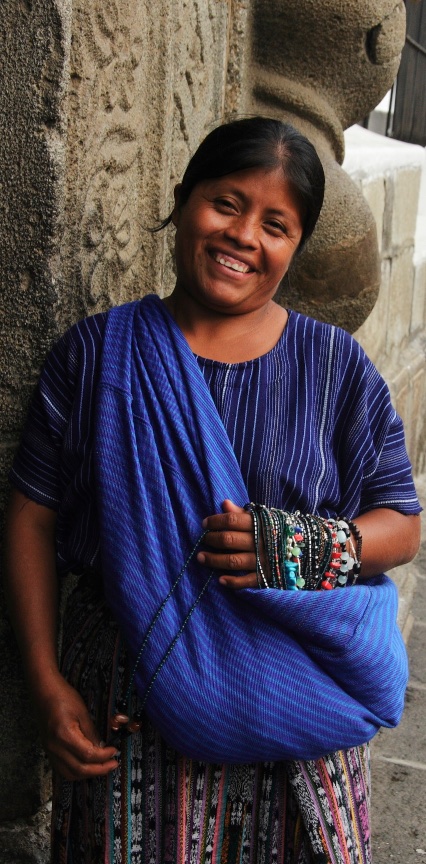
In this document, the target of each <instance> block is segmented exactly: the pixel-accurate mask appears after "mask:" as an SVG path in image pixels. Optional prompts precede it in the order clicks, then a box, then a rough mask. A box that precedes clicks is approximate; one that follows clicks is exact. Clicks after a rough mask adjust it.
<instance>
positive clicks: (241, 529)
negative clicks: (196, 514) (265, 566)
mask: <svg viewBox="0 0 426 864" xmlns="http://www.w3.org/2000/svg"><path fill="white" fill-rule="evenodd" d="M222 510H223V513H216V514H215V515H214V516H208V517H207V519H204V521H203V528H207V530H208V532H209V533H208V534H207V535H206V537H205V539H204V544H205V547H207V548H204V549H203V551H202V552H199V553H198V555H197V560H198V561H199V563H200V564H204V566H205V567H211V568H212V569H213V570H220V571H222V572H221V575H220V577H219V582H220V584H221V585H226V586H227V587H228V588H234V589H236V590H239V589H241V588H257V587H258V583H257V576H256V553H255V547H254V532H253V519H252V516H251V514H250V513H248V512H247V510H244V508H243V507H237V505H236V504H234V503H233V502H232V501H230V500H229V499H227V500H226V501H224V502H223V504H222ZM235 571H243V572H241V573H240V574H239V575H232V573H233V572H235ZM243 574H244V575H243Z"/></svg>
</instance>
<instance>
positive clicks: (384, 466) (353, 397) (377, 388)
mask: <svg viewBox="0 0 426 864" xmlns="http://www.w3.org/2000/svg"><path fill="white" fill-rule="evenodd" d="M346 335H347V334H346ZM347 338H348V339H350V338H351V337H349V336H347ZM354 345H355V348H354ZM350 356H351V363H350V364H349V365H348V367H347V369H346V370H345V375H344V377H343V384H344V392H345V397H344V399H343V397H342V400H341V404H342V405H343V410H342V411H341V416H340V423H338V424H337V427H336V428H337V429H338V430H339V432H340V434H339V438H340V442H339V462H340V464H343V465H344V466H345V475H346V478H347V479H346V483H345V485H346V490H345V491H346V493H350V492H351V487H352V485H353V489H352V492H353V493H355V494H356V496H357V497H358V512H359V513H364V512H366V511H367V510H370V509H372V508H377V507H389V508H391V509H393V510H398V511H400V512H401V513H405V514H416V513H419V512H421V509H422V508H421V506H420V504H419V501H418V498H417V494H416V490H415V486H414V481H413V476H412V470H411V464H410V460H409V458H408V454H407V449H406V445H405V437H404V428H403V424H402V420H401V418H400V417H399V416H398V414H397V412H396V411H395V408H394V407H393V405H392V402H391V398H390V393H389V388H388V386H387V384H386V382H385V381H384V380H383V378H382V377H381V375H380V374H379V372H378V370H377V369H376V367H375V366H374V364H373V363H372V362H371V361H370V360H369V358H368V357H367V356H366V354H365V353H364V352H363V350H362V348H361V347H360V346H359V345H358V343H355V342H354V340H352V353H351V355H350ZM358 482H359V488H358V489H356V487H357V485H358ZM347 512H348V514H349V513H351V512H353V508H352V507H351V506H350V505H349V506H348V508H347Z"/></svg>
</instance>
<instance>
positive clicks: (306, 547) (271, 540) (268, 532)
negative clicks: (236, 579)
mask: <svg viewBox="0 0 426 864" xmlns="http://www.w3.org/2000/svg"><path fill="white" fill-rule="evenodd" d="M245 509H246V510H247V511H248V512H250V513H251V516H252V519H253V530H254V543H255V553H256V575H257V584H258V586H259V588H281V589H287V590H288V591H297V590H305V591H309V590H310V591H315V590H323V591H329V590H330V589H333V588H343V587H345V586H346V585H347V584H353V583H354V582H355V581H356V579H357V577H358V575H359V572H360V569H361V560H360V559H361V548H362V537H361V533H360V531H359V530H358V528H357V526H356V525H355V523H353V522H349V521H346V520H345V519H337V520H336V519H332V518H325V519H324V518H322V517H320V516H314V515H312V514H302V513H299V512H298V511H296V513H288V512H287V511H285V510H278V509H277V508H274V507H271V508H268V507H265V505H264V504H253V503H250V504H247V505H246V508H245ZM351 532H352V534H353V536H354V538H355V540H356V549H355V547H354V545H353V542H352V536H351ZM347 544H349V549H350V551H349V550H348V548H347ZM262 553H263V562H262ZM349 580H350V581H349Z"/></svg>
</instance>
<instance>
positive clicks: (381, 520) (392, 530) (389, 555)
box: [354, 507, 420, 579]
mask: <svg viewBox="0 0 426 864" xmlns="http://www.w3.org/2000/svg"><path fill="white" fill-rule="evenodd" d="M354 521H355V524H356V526H357V528H358V529H359V532H360V534H361V536H362V554H361V561H362V567H361V574H360V578H363V579H368V578H369V577H370V576H374V575H376V574H377V573H382V572H383V571H386V570H390V569H392V568H393V567H398V566H399V565H401V564H406V563H408V562H409V561H411V560H412V559H413V558H414V557H415V555H416V554H417V552H418V549H419V544H420V516H409V515H405V514H404V513H398V511H396V510H390V509H388V508H385V507H381V508H378V509H377V510H370V511H369V512H368V513H364V514H363V515H362V516H358V517H357V518H356V519H355V520H354Z"/></svg>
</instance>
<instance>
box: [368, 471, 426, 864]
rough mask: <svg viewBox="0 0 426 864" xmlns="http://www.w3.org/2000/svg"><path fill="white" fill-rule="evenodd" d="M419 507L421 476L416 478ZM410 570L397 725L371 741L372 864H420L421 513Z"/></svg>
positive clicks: (424, 623) (423, 748) (425, 562)
mask: <svg viewBox="0 0 426 864" xmlns="http://www.w3.org/2000/svg"><path fill="white" fill-rule="evenodd" d="M418 490H419V494H420V496H421V500H422V503H423V506H425V504H426V477H425V476H423V477H421V478H419V479H418ZM422 522H423V543H422V548H421V550H420V553H419V555H418V556H417V558H416V560H415V562H414V566H413V567H412V572H413V574H414V575H415V587H414V592H413V597H412V602H411V607H410V608H411V616H412V621H411V626H410V627H409V632H408V641H407V649H408V656H409V661H410V683H409V687H408V691H407V698H406V708H405V712H404V715H403V718H402V721H401V724H400V725H399V726H398V728H397V729H393V730H388V729H382V730H381V731H380V732H379V734H378V735H377V737H376V738H375V740H374V741H373V745H372V781H373V782H372V813H373V861H374V864H389V862H392V864H420V862H421V861H422V860H424V858H425V857H426V821H425V815H424V801H425V797H426V723H425V717H426V664H425V649H426V514H425V513H423V514H422Z"/></svg>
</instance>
